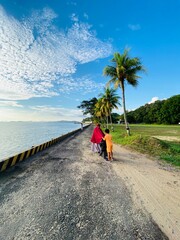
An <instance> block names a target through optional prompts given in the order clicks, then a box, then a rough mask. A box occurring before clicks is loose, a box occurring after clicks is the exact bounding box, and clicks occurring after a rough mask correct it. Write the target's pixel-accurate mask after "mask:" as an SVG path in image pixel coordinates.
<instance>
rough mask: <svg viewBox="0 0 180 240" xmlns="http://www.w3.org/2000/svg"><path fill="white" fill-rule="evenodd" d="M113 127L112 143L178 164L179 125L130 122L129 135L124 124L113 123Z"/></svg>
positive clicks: (179, 151)
mask: <svg viewBox="0 0 180 240" xmlns="http://www.w3.org/2000/svg"><path fill="white" fill-rule="evenodd" d="M113 127H114V131H111V134H112V136H113V142H114V143H117V144H121V145H124V146H128V147H129V148H131V149H134V150H136V151H139V152H141V153H146V154H149V155H151V156H156V157H158V158H159V159H162V160H165V161H167V162H169V163H171V164H173V165H176V166H180V126H178V125H145V124H132V125H130V132H131V136H127V133H126V129H125V126H124V125H120V124H114V125H113ZM109 129H111V126H109Z"/></svg>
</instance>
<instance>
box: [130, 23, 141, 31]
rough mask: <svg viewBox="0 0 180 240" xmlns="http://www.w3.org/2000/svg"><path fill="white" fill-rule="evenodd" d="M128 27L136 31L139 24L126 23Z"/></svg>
mask: <svg viewBox="0 0 180 240" xmlns="http://www.w3.org/2000/svg"><path fill="white" fill-rule="evenodd" d="M128 28H130V29H131V30H132V31H137V30H140V29H141V26H140V25H139V24H128Z"/></svg>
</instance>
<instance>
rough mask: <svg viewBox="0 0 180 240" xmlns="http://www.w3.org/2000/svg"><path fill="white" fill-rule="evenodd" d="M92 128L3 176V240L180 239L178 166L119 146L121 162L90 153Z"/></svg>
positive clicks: (0, 220)
mask: <svg viewBox="0 0 180 240" xmlns="http://www.w3.org/2000/svg"><path fill="white" fill-rule="evenodd" d="M91 133H92V128H91V127H89V128H87V129H86V130H84V131H83V132H82V133H80V134H79V135H76V136H74V137H71V138H69V139H67V140H65V141H64V142H62V143H59V144H57V145H56V146H53V147H51V148H49V149H47V150H44V151H43V152H41V153H39V154H37V155H35V156H34V157H32V158H30V159H29V160H26V161H24V162H22V163H20V164H19V165H17V166H15V168H13V169H9V170H8V171H7V172H5V173H2V174H1V175H0V240H10V239H11V240H12V239H13V240H20V239H23V240H24V239H31V240H32V239H37V240H41V239H43V240H44V239H47V240H56V239H58V240H59V239H63V240H66V239H69V240H72V239H82V240H85V239H93V240H95V239H103V240H106V239H108V240H114V239H117V240H126V239H128V240H129V239H130V240H135V239H155V240H161V239H163V240H165V239H168V237H169V239H177V240H178V239H179V238H176V237H178V236H180V235H178V234H179V230H178V226H179V222H178V219H179V217H178V216H179V205H178V204H179V202H180V201H179V195H178V189H179V184H180V180H179V172H174V171H172V170H171V171H170V172H168V171H165V170H164V169H163V167H162V166H160V165H158V163H157V162H153V161H150V160H148V159H145V160H144V157H143V156H142V155H141V156H139V155H137V156H136V154H134V153H130V152H129V151H127V150H124V149H122V148H120V147H118V146H115V151H114V152H115V154H114V156H115V159H116V161H114V162H112V163H110V162H107V161H105V160H104V159H103V158H101V157H100V156H98V155H97V154H95V153H92V152H91V150H90V142H89V139H90V136H91ZM142 160H143V161H142ZM150 173H152V176H151V174H150ZM154 173H155V175H156V173H157V174H159V175H160V173H161V174H162V175H160V176H159V177H160V178H163V179H162V180H161V181H158V182H157V179H158V177H157V179H156V178H153V174H154ZM161 176H162V177H161ZM166 176H168V178H166ZM155 179H156V180H155ZM167 179H168V180H167ZM163 181H164V182H163ZM163 186H164V187H163ZM166 187H168V189H169V190H167V189H166ZM159 189H160V194H161V195H162V196H163V198H162V199H163V200H162V201H161V196H160V197H159V198H158V196H159V195H158V193H157V192H158V191H159ZM155 193H156V194H155ZM173 193H174V195H173ZM166 194H168V195H167V199H166V197H165V196H166ZM149 195H150V197H149ZM173 196H174V197H173ZM168 197H172V199H173V206H174V207H172V205H171V204H170V203H169V200H168ZM148 206H150V207H148ZM159 207H160V208H161V211H158V210H157V208H159ZM175 209H176V211H175ZM154 211H156V212H159V213H158V214H155V215H154V214H153V212H154ZM163 211H165V212H167V211H168V215H167V213H165V214H164V215H162V219H163V220H162V221H160V219H161V218H160V217H159V215H160V214H163V213H164V212H163ZM156 215H157V216H156ZM176 221H177V222H176ZM157 223H158V224H159V226H160V228H161V229H160V228H159V226H158V225H157ZM162 225H163V226H162ZM167 228H169V229H170V230H168V229H167ZM162 231H163V232H164V233H163V232H162ZM165 234H167V236H168V237H166V235H165Z"/></svg>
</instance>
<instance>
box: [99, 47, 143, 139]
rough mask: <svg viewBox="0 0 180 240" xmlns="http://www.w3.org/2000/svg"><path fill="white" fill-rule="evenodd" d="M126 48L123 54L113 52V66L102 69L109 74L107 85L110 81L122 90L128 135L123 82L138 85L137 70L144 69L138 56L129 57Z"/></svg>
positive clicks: (105, 73) (127, 128)
mask: <svg viewBox="0 0 180 240" xmlns="http://www.w3.org/2000/svg"><path fill="white" fill-rule="evenodd" d="M128 52H129V51H128V50H127V49H125V50H124V53H123V54H120V53H118V52H117V53H114V57H113V59H112V60H111V61H112V62H113V63H114V66H107V67H105V68H104V70H103V74H104V75H105V76H110V77H111V79H110V80H109V81H108V83H107V85H109V84H110V83H113V84H114V88H115V89H117V88H118V87H120V88H121V90H122V102H123V111H124V121H125V126H126V130H127V134H128V135H130V129H129V126H128V121H127V117H126V105H125V88H124V84H125V82H127V83H128V84H130V85H132V86H134V87H136V86H137V85H138V78H140V76H138V75H137V73H138V72H141V71H145V70H144V68H143V66H142V64H141V61H140V59H139V58H137V57H135V58H130V57H129V55H128Z"/></svg>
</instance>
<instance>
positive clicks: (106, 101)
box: [100, 87, 120, 128]
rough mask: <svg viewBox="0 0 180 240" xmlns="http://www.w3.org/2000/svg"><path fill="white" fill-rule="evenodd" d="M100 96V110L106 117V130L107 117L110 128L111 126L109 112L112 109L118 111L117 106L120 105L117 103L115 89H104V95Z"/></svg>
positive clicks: (117, 98) (117, 97)
mask: <svg viewBox="0 0 180 240" xmlns="http://www.w3.org/2000/svg"><path fill="white" fill-rule="evenodd" d="M100 96H101V109H102V110H103V112H104V113H105V115H106V118H107V128H108V117H110V121H111V126H112V118H111V112H112V110H113V109H114V108H116V109H118V106H117V105H120V103H119V98H120V97H119V96H118V95H117V94H116V90H115V89H112V88H111V89H110V88H109V87H108V88H105V89H104V93H103V94H100Z"/></svg>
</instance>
